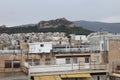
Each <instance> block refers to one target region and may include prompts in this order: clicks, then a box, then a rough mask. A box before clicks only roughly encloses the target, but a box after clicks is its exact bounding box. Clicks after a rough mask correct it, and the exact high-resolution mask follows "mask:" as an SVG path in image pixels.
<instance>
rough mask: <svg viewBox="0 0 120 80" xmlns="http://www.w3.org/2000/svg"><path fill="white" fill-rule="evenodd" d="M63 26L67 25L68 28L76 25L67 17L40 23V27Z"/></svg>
mask: <svg viewBox="0 0 120 80" xmlns="http://www.w3.org/2000/svg"><path fill="white" fill-rule="evenodd" d="M61 26H65V27H68V28H72V27H76V25H75V24H74V23H73V22H70V21H68V20H67V19H65V18H59V19H55V20H49V21H41V22H39V23H38V27H39V28H57V27H61Z"/></svg>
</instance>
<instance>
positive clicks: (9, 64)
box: [5, 60, 20, 68]
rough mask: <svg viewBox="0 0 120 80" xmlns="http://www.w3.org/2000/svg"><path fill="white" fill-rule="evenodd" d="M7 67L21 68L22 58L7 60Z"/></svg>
mask: <svg viewBox="0 0 120 80" xmlns="http://www.w3.org/2000/svg"><path fill="white" fill-rule="evenodd" d="M12 64H13V65H12ZM5 68H20V60H5Z"/></svg>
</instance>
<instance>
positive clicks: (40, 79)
mask: <svg viewBox="0 0 120 80" xmlns="http://www.w3.org/2000/svg"><path fill="white" fill-rule="evenodd" d="M34 80H61V78H60V76H59V75H53V76H34Z"/></svg>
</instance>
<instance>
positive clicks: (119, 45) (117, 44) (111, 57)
mask: <svg viewBox="0 0 120 80" xmlns="http://www.w3.org/2000/svg"><path fill="white" fill-rule="evenodd" d="M108 62H109V71H110V72H112V71H113V70H114V69H115V68H116V67H114V64H116V62H120V40H114V39H113V40H110V41H109V51H108ZM119 65H120V64H119Z"/></svg>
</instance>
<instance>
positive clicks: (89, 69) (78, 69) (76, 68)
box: [24, 62, 107, 76]
mask: <svg viewBox="0 0 120 80" xmlns="http://www.w3.org/2000/svg"><path fill="white" fill-rule="evenodd" d="M24 66H25V67H24V72H26V73H27V74H28V75H32V76H33V75H50V74H65V73H98V72H99V73H100V72H107V65H106V64H95V63H84V64H60V65H29V64H28V63H27V62H25V63H24Z"/></svg>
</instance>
